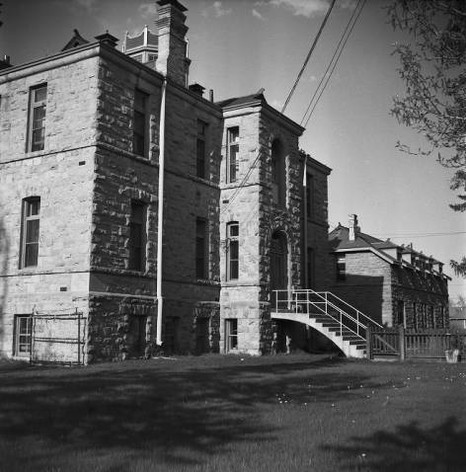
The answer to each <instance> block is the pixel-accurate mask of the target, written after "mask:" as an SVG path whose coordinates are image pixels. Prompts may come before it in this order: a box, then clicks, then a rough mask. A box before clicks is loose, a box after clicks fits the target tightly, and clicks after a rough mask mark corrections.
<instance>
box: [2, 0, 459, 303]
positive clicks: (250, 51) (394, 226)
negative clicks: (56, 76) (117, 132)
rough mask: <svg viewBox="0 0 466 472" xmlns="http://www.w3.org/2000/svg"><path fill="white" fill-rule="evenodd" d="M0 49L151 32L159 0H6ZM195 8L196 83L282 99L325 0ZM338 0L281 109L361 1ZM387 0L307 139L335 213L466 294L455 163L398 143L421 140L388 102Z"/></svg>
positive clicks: (313, 75)
mask: <svg viewBox="0 0 466 472" xmlns="http://www.w3.org/2000/svg"><path fill="white" fill-rule="evenodd" d="M2 1H3V4H4V5H3V7H2V8H1V10H2V13H1V16H0V18H1V20H2V21H3V22H4V25H3V26H2V27H0V54H1V55H2V56H3V55H4V54H8V55H9V56H11V61H12V63H13V64H22V63H26V62H29V61H32V60H34V59H37V58H40V57H43V56H45V55H52V54H55V53H56V52H58V51H59V50H60V49H61V48H62V47H63V46H64V45H65V44H66V43H67V41H68V40H69V39H70V38H71V36H72V35H73V29H74V28H77V29H78V30H79V32H80V33H81V35H82V36H84V37H85V38H86V39H89V40H92V39H93V38H94V37H95V36H97V35H99V34H101V33H103V32H105V31H106V30H108V31H109V32H110V33H111V34H113V35H114V36H116V37H117V38H120V43H119V44H120V45H121V44H122V40H123V37H124V34H125V31H129V32H130V33H134V32H139V31H140V30H141V29H142V28H143V27H144V25H148V26H149V28H152V30H153V31H154V32H155V26H154V20H155V18H156V4H155V1H147V0H146V1H144V0H2ZM180 1H181V3H182V4H183V5H184V6H186V7H187V8H188V11H187V12H186V15H187V21H186V24H187V26H188V27H189V31H188V34H187V37H188V39H189V55H190V58H191V60H192V64H191V69H190V79H189V80H190V83H194V82H197V83H200V84H201V85H203V86H204V87H206V89H213V90H214V94H215V100H222V99H225V98H229V97H235V96H242V95H249V94H252V93H255V92H257V91H258V90H259V89H261V88H265V92H264V94H265V97H266V99H267V101H268V103H269V104H270V105H272V106H273V107H275V108H277V109H279V110H280V109H281V107H282V106H283V104H284V102H285V100H286V97H287V96H288V93H289V91H290V89H291V87H292V86H293V83H294V82H295V80H296V77H297V75H298V72H299V70H300V69H301V67H302V65H303V62H304V59H305V57H306V55H307V53H308V51H309V49H310V46H311V44H312V42H313V40H314V38H315V36H316V34H317V31H318V29H319V27H320V25H321V23H322V21H323V18H324V16H325V14H326V11H327V9H328V6H329V3H330V0H222V1H214V0H180ZM356 3H357V2H356V0H337V2H336V5H335V7H334V9H333V11H332V13H331V15H330V17H329V19H328V22H327V25H326V27H325V29H324V31H323V33H322V35H321V37H320V40H319V42H318V44H317V46H316V48H315V50H314V52H313V54H312V56H311V58H310V60H309V63H308V65H307V67H306V69H305V72H304V73H303V75H302V77H301V80H300V82H299V84H298V86H297V88H296V90H295V92H294V94H293V96H292V98H291V101H290V103H289V105H288V107H287V109H286V115H288V116H289V117H290V118H291V119H293V120H294V121H296V122H297V123H301V121H302V119H303V117H304V116H305V112H306V109H307V107H308V104H309V101H310V100H311V97H312V96H313V94H314V92H315V90H316V88H317V87H318V84H319V82H320V80H321V77H322V75H323V74H324V72H325V69H326V68H327V65H328V63H329V62H330V60H331V57H332V55H333V53H334V50H335V48H336V47H337V44H338V42H339V40H340V38H341V35H342V33H343V31H344V29H345V27H346V25H347V23H348V21H349V20H350V17H351V15H352V13H353V11H354V8H355V6H356ZM385 5H386V1H383V0H368V1H367V3H366V4H365V6H364V8H363V10H362V13H361V15H360V17H359V19H358V21H357V23H356V24H355V26H354V29H353V31H352V34H351V36H350V37H349V40H348V41H347V43H346V46H345V48H344V50H343V52H342V54H341V57H340V60H339V62H338V64H337V66H336V68H335V70H334V72H333V74H332V76H331V78H330V81H329V83H328V85H327V87H326V89H325V90H324V93H323V94H322V96H321V98H320V100H319V101H318V103H317V105H316V107H315V109H314V112H313V113H312V115H311V117H310V119H309V121H308V122H307V126H306V131H305V132H304V134H303V136H302V137H301V139H300V147H301V148H302V149H304V150H305V151H306V152H308V153H309V154H311V155H312V156H313V157H314V158H315V159H317V160H319V161H320V162H322V163H323V164H325V165H327V166H329V167H330V168H331V169H332V173H331V175H330V178H329V224H330V228H331V229H333V228H334V227H335V226H336V225H337V224H338V223H339V222H340V223H341V224H343V225H347V223H348V219H349V215H350V214H353V213H354V214H357V215H358V219H359V223H360V226H361V230H362V231H363V232H365V233H368V234H371V235H373V236H376V237H379V238H381V239H386V238H390V239H391V240H392V241H393V242H395V243H397V244H402V243H404V244H409V243H413V246H414V248H415V249H416V250H418V251H423V252H424V254H426V255H429V256H430V255H432V256H433V257H434V258H436V259H438V260H440V261H442V262H445V272H446V273H447V274H448V275H450V276H451V277H452V281H451V282H450V284H449V292H450V297H451V298H452V299H453V300H455V299H456V298H457V296H458V295H459V294H461V295H463V296H465V295H466V280H464V279H460V278H457V277H455V276H454V274H453V272H452V270H451V269H450V267H449V261H450V259H459V258H460V257H461V256H462V255H464V254H466V218H465V214H464V213H455V212H453V211H452V210H451V209H450V208H449V207H448V204H449V203H453V202H454V201H455V198H454V194H453V192H452V191H451V190H450V188H449V186H450V183H449V181H450V178H451V176H452V171H451V170H449V169H445V168H443V167H441V166H440V165H439V164H438V163H437V162H436V161H435V158H434V157H417V156H412V155H408V154H406V153H402V152H400V151H398V150H397V149H396V143H397V141H401V142H402V143H404V144H407V145H409V146H410V147H411V148H412V149H418V148H419V147H422V146H423V145H424V144H425V143H424V142H423V140H422V138H421V137H419V136H418V135H416V134H415V133H414V132H413V131H412V130H410V129H409V128H406V127H404V126H401V125H399V124H398V123H397V121H396V119H395V118H394V117H392V116H391V115H390V113H389V111H390V107H391V103H392V97H394V96H396V95H397V94H399V95H403V93H404V90H403V83H402V82H401V80H400V79H399V77H398V74H397V71H396V69H397V67H398V62H397V58H396V56H394V55H393V54H392V53H393V48H394V44H395V43H396V42H397V41H398V42H404V41H407V40H409V38H407V37H406V36H404V35H403V34H402V33H400V32H394V31H393V30H392V28H391V26H390V25H389V24H388V21H387V14H386V11H385V10H384V6H385Z"/></svg>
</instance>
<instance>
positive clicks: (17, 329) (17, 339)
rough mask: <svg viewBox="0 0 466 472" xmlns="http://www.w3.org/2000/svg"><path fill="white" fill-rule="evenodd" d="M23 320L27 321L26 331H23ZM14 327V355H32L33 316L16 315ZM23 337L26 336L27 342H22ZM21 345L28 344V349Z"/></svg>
mask: <svg viewBox="0 0 466 472" xmlns="http://www.w3.org/2000/svg"><path fill="white" fill-rule="evenodd" d="M22 321H26V332H21V322H22ZM13 329H14V335H13V356H15V357H30V356H31V351H32V316H31V315H15V316H14V325H13ZM21 338H25V339H26V342H21ZM21 346H26V349H25V350H21Z"/></svg>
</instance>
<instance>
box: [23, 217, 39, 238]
mask: <svg viewBox="0 0 466 472" xmlns="http://www.w3.org/2000/svg"><path fill="white" fill-rule="evenodd" d="M38 241H39V220H38V219H34V220H29V221H27V222H26V243H37V242H38Z"/></svg>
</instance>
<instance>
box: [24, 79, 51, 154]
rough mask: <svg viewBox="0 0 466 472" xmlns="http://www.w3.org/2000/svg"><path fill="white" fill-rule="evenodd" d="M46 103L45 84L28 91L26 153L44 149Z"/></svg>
mask: <svg viewBox="0 0 466 472" xmlns="http://www.w3.org/2000/svg"><path fill="white" fill-rule="evenodd" d="M46 102H47V85H46V84H43V85H40V86H38V87H34V88H31V89H30V91H29V117H28V140H27V143H28V144H27V151H28V152H33V151H42V150H43V149H44V143H45V111H46Z"/></svg>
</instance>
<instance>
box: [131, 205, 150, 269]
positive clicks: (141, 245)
mask: <svg viewBox="0 0 466 472" xmlns="http://www.w3.org/2000/svg"><path fill="white" fill-rule="evenodd" d="M145 213H146V207H145V205H144V204H142V203H139V202H133V203H132V204H131V220H130V224H129V269H130V270H143V269H144V265H145V244H146V237H145Z"/></svg>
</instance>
